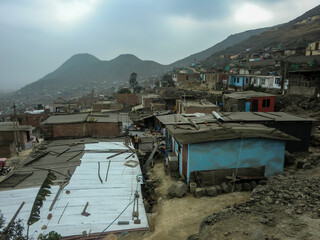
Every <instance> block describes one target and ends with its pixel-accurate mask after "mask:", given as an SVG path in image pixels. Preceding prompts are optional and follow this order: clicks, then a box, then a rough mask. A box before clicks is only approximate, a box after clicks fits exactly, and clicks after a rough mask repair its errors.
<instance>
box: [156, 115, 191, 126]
mask: <svg viewBox="0 0 320 240" xmlns="http://www.w3.org/2000/svg"><path fill="white" fill-rule="evenodd" d="M156 118H157V119H158V120H159V121H160V122H161V123H162V124H164V125H167V124H169V125H172V124H188V123H189V122H188V120H187V119H186V118H185V117H183V116H182V115H181V114H168V115H162V116H156Z"/></svg>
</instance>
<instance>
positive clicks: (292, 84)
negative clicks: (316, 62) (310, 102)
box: [288, 70, 320, 96]
mask: <svg viewBox="0 0 320 240" xmlns="http://www.w3.org/2000/svg"><path fill="white" fill-rule="evenodd" d="M288 78H289V87H288V93H290V94H302V95H308V96H315V95H319V94H320V80H319V79H320V70H298V71H289V72H288Z"/></svg>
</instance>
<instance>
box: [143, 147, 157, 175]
mask: <svg viewBox="0 0 320 240" xmlns="http://www.w3.org/2000/svg"><path fill="white" fill-rule="evenodd" d="M157 149H158V144H156V145H155V146H154V148H153V150H152V153H151V154H150V156H149V158H148V159H147V161H146V163H145V164H144V166H143V169H142V173H145V172H146V169H147V167H148V165H149V164H150V162H151V160H152V158H153V156H154V154H155V153H156V151H157Z"/></svg>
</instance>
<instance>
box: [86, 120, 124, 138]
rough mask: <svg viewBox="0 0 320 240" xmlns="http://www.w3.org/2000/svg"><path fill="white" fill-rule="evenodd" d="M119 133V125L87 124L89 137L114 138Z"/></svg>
mask: <svg viewBox="0 0 320 240" xmlns="http://www.w3.org/2000/svg"><path fill="white" fill-rule="evenodd" d="M119 133H120V128H119V123H87V135H88V136H89V137H116V136H119Z"/></svg>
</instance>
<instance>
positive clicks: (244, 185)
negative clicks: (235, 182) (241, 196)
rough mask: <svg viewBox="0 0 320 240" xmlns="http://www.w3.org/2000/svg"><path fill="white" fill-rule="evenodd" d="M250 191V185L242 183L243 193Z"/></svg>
mask: <svg viewBox="0 0 320 240" xmlns="http://www.w3.org/2000/svg"><path fill="white" fill-rule="evenodd" d="M251 190H252V186H251V184H250V183H247V182H245V183H243V191H251Z"/></svg>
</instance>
